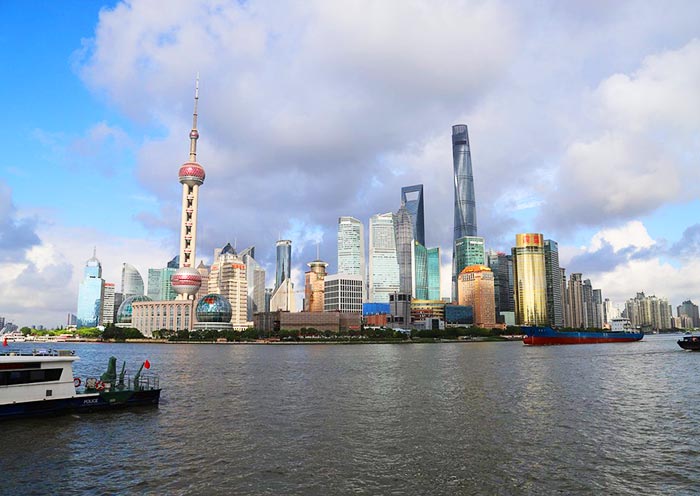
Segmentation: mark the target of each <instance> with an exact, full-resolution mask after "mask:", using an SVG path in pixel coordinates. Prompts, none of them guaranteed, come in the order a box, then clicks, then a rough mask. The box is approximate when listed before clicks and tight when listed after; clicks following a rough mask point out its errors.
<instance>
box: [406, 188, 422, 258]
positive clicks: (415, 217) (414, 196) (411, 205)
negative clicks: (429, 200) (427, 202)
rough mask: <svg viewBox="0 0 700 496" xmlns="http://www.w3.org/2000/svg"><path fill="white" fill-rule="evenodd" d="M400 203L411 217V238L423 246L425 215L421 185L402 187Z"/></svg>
mask: <svg viewBox="0 0 700 496" xmlns="http://www.w3.org/2000/svg"><path fill="white" fill-rule="evenodd" d="M401 203H403V204H404V205H406V210H407V211H408V215H410V216H411V224H412V225H413V237H414V239H415V240H416V241H418V242H419V243H420V244H422V245H423V246H425V213H424V209H423V185H422V184H416V185H414V186H404V187H403V188H401Z"/></svg>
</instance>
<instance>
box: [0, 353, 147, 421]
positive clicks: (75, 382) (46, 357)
mask: <svg viewBox="0 0 700 496" xmlns="http://www.w3.org/2000/svg"><path fill="white" fill-rule="evenodd" d="M76 360H79V358H78V357H77V356H75V355H74V352H72V351H68V350H34V351H32V352H19V351H9V352H2V353H0V419H7V418H21V417H32V416H38V415H58V414H63V413H83V412H93V411H99V410H111V409H117V408H128V407H135V406H145V405H156V406H157V405H158V402H159V401H160V391H161V390H160V386H159V381H158V378H157V377H156V376H153V375H150V374H148V375H146V374H144V375H142V374H141V372H142V370H143V368H144V365H146V368H148V367H149V364H148V361H146V362H144V363H143V364H141V367H140V368H139V370H138V372H137V373H136V374H135V375H134V377H133V378H131V377H128V376H127V375H126V373H125V366H126V364H124V365H123V366H122V370H121V372H120V373H119V374H117V371H116V363H117V359H116V358H114V357H111V358H110V359H109V365H108V367H107V371H106V372H105V373H104V374H102V375H101V376H100V377H99V378H96V377H90V378H87V379H86V380H85V381H84V382H83V380H82V379H81V378H79V377H74V376H73V362H75V361H76ZM81 386H82V387H81Z"/></svg>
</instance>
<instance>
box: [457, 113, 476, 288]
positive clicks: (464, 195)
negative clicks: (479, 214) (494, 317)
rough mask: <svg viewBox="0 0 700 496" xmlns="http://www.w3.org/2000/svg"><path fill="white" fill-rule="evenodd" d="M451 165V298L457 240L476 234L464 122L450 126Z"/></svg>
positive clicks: (474, 207) (474, 209)
mask: <svg viewBox="0 0 700 496" xmlns="http://www.w3.org/2000/svg"><path fill="white" fill-rule="evenodd" d="M452 165H453V167H454V182H455V208H454V210H455V221H454V238H453V243H452V299H453V300H455V299H456V298H457V273H458V272H459V271H460V270H461V269H458V268H457V266H456V264H455V247H456V244H457V240H458V239H459V238H462V237H464V236H476V235H477V234H476V197H475V196H474V173H473V172H472V156H471V151H470V149H469V131H468V130H467V126H466V124H457V125H455V126H452Z"/></svg>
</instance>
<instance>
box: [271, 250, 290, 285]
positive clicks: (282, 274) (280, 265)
mask: <svg viewBox="0 0 700 496" xmlns="http://www.w3.org/2000/svg"><path fill="white" fill-rule="evenodd" d="M276 248H277V267H276V270H275V288H274V289H275V290H277V288H279V287H280V285H281V284H282V282H283V281H284V280H286V279H289V278H290V277H291V276H292V242H291V241H290V240H288V239H280V240H279V241H278V242H277V245H276Z"/></svg>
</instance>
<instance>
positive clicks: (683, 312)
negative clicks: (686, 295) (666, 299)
mask: <svg viewBox="0 0 700 496" xmlns="http://www.w3.org/2000/svg"><path fill="white" fill-rule="evenodd" d="M676 312H677V314H676V315H678V317H683V316H685V317H688V318H690V319H691V322H692V327H700V313H698V306H697V305H696V304H695V303H693V302H692V301H691V300H686V301H684V302H683V303H681V304H680V305H678V307H676ZM687 324H688V323H687V322H684V325H685V326H687ZM685 328H687V327H685Z"/></svg>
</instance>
